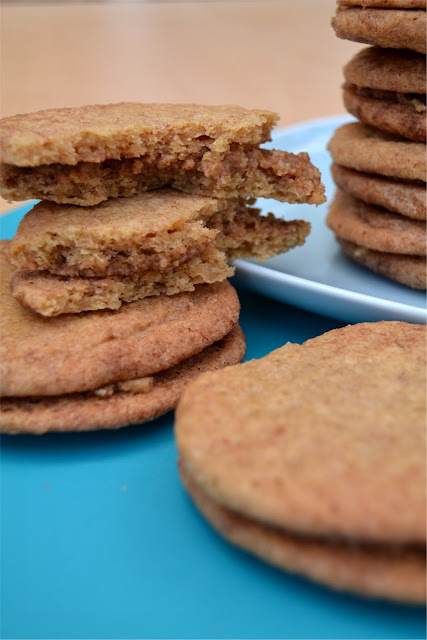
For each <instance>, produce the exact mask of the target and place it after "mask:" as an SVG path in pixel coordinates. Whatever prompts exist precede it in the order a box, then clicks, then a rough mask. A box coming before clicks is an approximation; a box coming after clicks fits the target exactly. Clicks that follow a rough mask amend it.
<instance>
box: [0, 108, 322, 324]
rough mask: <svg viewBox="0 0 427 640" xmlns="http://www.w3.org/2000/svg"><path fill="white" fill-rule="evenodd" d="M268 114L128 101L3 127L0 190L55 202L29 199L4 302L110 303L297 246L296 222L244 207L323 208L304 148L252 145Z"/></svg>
mask: <svg viewBox="0 0 427 640" xmlns="http://www.w3.org/2000/svg"><path fill="white" fill-rule="evenodd" d="M276 120H277V115H276V114H274V113H272V112H269V111H262V110H248V109H244V108H242V107H236V106H217V107H208V106H197V105H162V104H138V103H121V104H113V105H104V106H102V105H94V106H88V107H81V108H74V109H51V110H47V111H41V112H38V113H33V114H28V115H17V116H14V117H10V118H5V119H3V120H2V121H1V123H0V145H1V148H2V159H3V164H2V165H1V194H2V195H3V197H5V198H9V199H15V200H20V199H26V198H42V200H48V201H53V203H55V204H52V203H49V202H43V201H42V203H40V204H38V205H37V206H36V207H35V208H34V209H33V210H32V211H31V212H30V213H29V214H27V216H25V218H24V220H23V222H22V223H21V226H20V228H19V230H18V232H17V234H16V236H15V238H14V240H13V241H12V245H11V256H12V262H13V264H14V265H15V266H16V267H18V268H19V270H18V271H17V272H16V273H15V275H14V277H13V279H12V292H13V294H14V295H15V296H16V297H17V299H18V300H19V301H20V302H21V303H22V304H23V305H25V306H27V307H29V308H30V309H32V310H34V311H37V312H39V313H42V314H43V315H46V316H52V315H58V314H61V313H69V312H71V313H77V312H80V311H85V310H97V309H103V308H110V309H111V308H112V309H116V308H118V307H119V306H120V305H121V304H122V303H123V302H131V301H134V300H137V299H140V298H142V297H146V296H153V295H160V294H168V295H172V294H175V293H179V292H182V291H192V290H194V288H195V286H196V285H197V284H202V283H213V282H219V281H222V280H224V279H225V278H227V277H229V276H230V275H232V273H233V270H232V269H231V268H230V267H229V265H228V260H230V259H233V258H237V257H256V258H258V259H266V258H269V257H272V256H273V255H276V254H277V253H281V252H283V251H287V250H288V249H290V248H292V247H295V246H297V245H300V244H303V243H304V241H305V237H306V236H307V234H308V233H309V230H310V225H309V224H308V223H307V222H304V221H292V222H285V221H283V220H278V219H275V218H274V217H273V216H271V215H270V216H261V215H260V212H259V211H257V210H254V209H251V208H250V207H249V204H251V202H250V201H249V200H248V199H249V198H253V197H258V196H261V197H269V198H275V199H277V200H280V201H286V202H292V203H301V202H307V203H312V204H320V203H322V202H324V200H325V197H324V187H323V185H322V183H321V181H320V173H319V171H318V170H317V169H316V168H315V167H314V166H313V165H312V164H311V162H310V159H309V157H308V155H307V154H306V153H300V154H298V155H295V154H292V153H287V152H285V151H276V150H267V149H260V148H259V145H260V144H261V143H263V142H265V141H267V140H269V139H270V131H271V128H272V127H273V125H274V124H275V122H276ZM162 187H168V188H167V189H160V188H162ZM171 187H172V189H171ZM159 189H160V190H159ZM153 190H155V191H153ZM146 192H149V193H146ZM70 205H72V206H70Z"/></svg>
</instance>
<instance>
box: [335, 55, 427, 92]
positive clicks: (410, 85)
mask: <svg viewBox="0 0 427 640" xmlns="http://www.w3.org/2000/svg"><path fill="white" fill-rule="evenodd" d="M343 71H344V77H345V79H346V80H347V81H348V82H352V83H353V84H355V85H357V86H359V87H369V88H370V89H378V90H380V91H396V92H397V93H420V94H425V92H426V63H425V57H424V56H422V55H420V54H419V53H416V52H415V51H407V50H399V49H382V48H381V47H366V48H364V49H361V50H360V51H358V52H357V53H356V55H355V56H353V58H352V59H351V60H350V61H349V62H348V63H347V64H346V65H345V67H344V69H343Z"/></svg>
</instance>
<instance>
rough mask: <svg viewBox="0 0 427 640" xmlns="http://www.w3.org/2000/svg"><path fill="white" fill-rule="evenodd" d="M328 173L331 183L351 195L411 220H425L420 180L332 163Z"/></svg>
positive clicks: (424, 205)
mask: <svg viewBox="0 0 427 640" xmlns="http://www.w3.org/2000/svg"><path fill="white" fill-rule="evenodd" d="M331 173H332V177H333V179H334V182H335V184H336V185H337V186H338V187H339V188H340V189H342V190H343V191H346V192H347V193H350V194H351V195H352V196H354V197H355V198H359V199H360V200H363V201H364V202H368V203H370V204H375V205H378V206H379V207H384V208H385V209H389V211H395V212H396V213H400V214H401V215H402V216H406V217H408V218H413V219H414V220H425V219H426V190H425V185H423V184H422V183H419V182H403V181H402V182H398V181H396V180H393V179H391V178H383V177H381V176H377V175H374V174H370V173H361V172H359V171H355V170H354V169H348V168H347V167H342V166H341V165H339V164H336V163H334V164H333V165H332V167H331Z"/></svg>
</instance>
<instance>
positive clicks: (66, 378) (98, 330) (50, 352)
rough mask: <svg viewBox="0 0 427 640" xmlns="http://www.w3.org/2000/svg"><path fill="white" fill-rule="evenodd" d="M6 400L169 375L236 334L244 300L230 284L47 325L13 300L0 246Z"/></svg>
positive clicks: (0, 383) (1, 381) (5, 247)
mask: <svg viewBox="0 0 427 640" xmlns="http://www.w3.org/2000/svg"><path fill="white" fill-rule="evenodd" d="M0 267H1V278H0V281H1V282H0V285H1V291H0V294H1V306H2V314H1V318H0V322H1V325H0V331H1V335H2V343H1V351H0V361H1V369H0V371H1V376H0V390H1V395H2V396H48V395H49V396H50V395H60V394H63V393H73V392H78V391H88V390H91V389H97V388H99V387H102V386H104V385H106V384H110V383H112V382H116V381H118V380H129V379H132V378H139V377H143V376H147V375H152V374H153V373H157V372H158V371H162V370H164V369H169V368H170V367H172V366H174V365H175V364H177V363H178V362H181V361H182V360H185V359H187V358H190V357H191V356H193V355H194V354H196V353H199V352H200V351H202V350H203V349H205V348H206V347H207V346H209V345H210V344H212V343H213V342H216V341H217V340H220V339H221V338H223V337H224V336H225V335H226V334H227V333H229V332H230V331H231V329H232V328H233V327H234V325H235V324H236V323H237V321H238V318H239V310H240V305H239V300H238V297H237V294H236V292H235V290H234V288H233V287H232V286H231V285H230V284H229V283H228V282H221V283H219V284H214V285H206V286H205V285H203V286H200V287H198V288H197V289H196V290H195V291H194V292H192V293H184V294H178V295H176V296H170V297H167V296H160V297H156V298H149V299H147V300H140V301H137V302H134V303H130V304H128V305H123V306H122V307H121V308H120V310H119V311H98V312H97V311H95V312H92V313H83V314H79V315H78V316H75V315H64V316H60V317H58V318H43V317H42V316H39V315H37V314H35V313H32V312H31V311H28V310H27V309H24V308H23V307H21V305H20V304H19V303H18V302H17V301H16V300H15V299H14V298H13V296H12V295H11V294H10V292H9V283H10V278H11V266H10V259H9V242H7V241H3V242H1V243H0Z"/></svg>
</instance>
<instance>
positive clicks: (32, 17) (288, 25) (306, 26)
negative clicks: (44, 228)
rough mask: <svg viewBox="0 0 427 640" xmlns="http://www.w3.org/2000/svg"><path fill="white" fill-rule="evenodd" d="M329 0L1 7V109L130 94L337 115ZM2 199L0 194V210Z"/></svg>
mask: <svg viewBox="0 0 427 640" xmlns="http://www.w3.org/2000/svg"><path fill="white" fill-rule="evenodd" d="M334 11H335V0H281V1H276V2H269V1H261V2H186V3H182V2H173V3H167V2H156V3H146V2H131V3H127V2H118V3H96V4H92V3H85V2H82V3H68V4H61V3H55V4H40V5H39V4H37V3H22V4H20V3H16V2H15V3H9V4H3V5H2V7H1V32H0V38H1V39H0V45H1V69H0V72H1V76H0V83H1V84H0V90H1V105H0V107H1V115H2V116H8V115H12V114H15V113H25V112H29V111H34V110H37V109H43V108H47V107H63V106H73V105H82V104H90V103H108V102H119V101H122V100H137V101H143V102H195V103H201V104H230V103H234V104H240V105H243V106H246V107H262V108H267V109H271V110H273V111H277V112H278V113H279V114H280V116H281V120H280V123H279V125H281V126H284V125H288V124H291V123H295V122H300V121H302V120H306V119H309V118H318V117H322V116H327V115H331V114H336V113H342V112H343V107H342V103H341V94H340V85H341V83H342V71H341V69H342V66H343V64H344V63H345V62H346V61H347V60H348V59H349V58H350V57H351V56H352V55H353V53H354V52H355V51H357V50H358V49H359V48H360V47H361V45H356V44H353V43H349V42H345V41H341V40H339V39H338V38H336V37H335V35H334V32H333V30H332V28H331V26H330V20H331V17H332V15H333V13H334ZM9 207H10V205H8V204H7V203H5V202H4V201H1V202H0V211H5V210H7V209H8V208H9Z"/></svg>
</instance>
